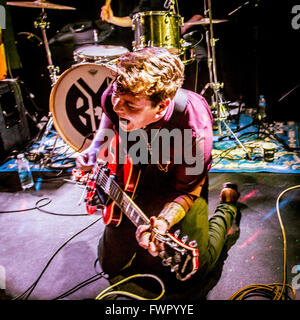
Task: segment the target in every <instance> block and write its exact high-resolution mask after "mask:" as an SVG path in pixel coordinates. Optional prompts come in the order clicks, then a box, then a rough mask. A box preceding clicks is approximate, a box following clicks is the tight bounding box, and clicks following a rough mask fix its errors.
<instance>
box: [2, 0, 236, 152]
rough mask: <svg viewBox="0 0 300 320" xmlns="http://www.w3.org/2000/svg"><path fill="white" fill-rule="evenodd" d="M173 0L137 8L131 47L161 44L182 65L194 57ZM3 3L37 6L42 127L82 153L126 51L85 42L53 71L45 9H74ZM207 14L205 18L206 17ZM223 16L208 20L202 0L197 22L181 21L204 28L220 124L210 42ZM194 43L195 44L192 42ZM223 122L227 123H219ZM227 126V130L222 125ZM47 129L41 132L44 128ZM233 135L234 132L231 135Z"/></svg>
mask: <svg viewBox="0 0 300 320" xmlns="http://www.w3.org/2000/svg"><path fill="white" fill-rule="evenodd" d="M175 1H177V0H170V1H169V2H170V5H169V10H168V11H148V12H139V13H137V14H135V15H134V16H133V25H132V28H133V30H134V41H133V43H132V47H133V50H134V51H136V50H140V49H142V48H145V47H152V46H153V47H154V46H155V47H164V48H166V49H168V50H170V52H172V53H173V54H175V55H178V56H179V57H180V58H182V59H183V62H184V63H190V62H192V61H194V60H195V54H194V46H195V45H193V44H189V43H187V42H186V41H185V40H184V39H182V38H181V27H182V26H183V25H184V21H183V18H182V17H181V16H180V15H179V13H176V10H175ZM7 5H10V6H18V7H26V8H38V9H41V11H42V12H41V14H40V16H39V17H38V19H37V20H36V21H35V22H34V26H35V27H36V28H40V30H41V33H42V36H43V44H44V47H45V52H46V56H47V62H48V66H47V68H48V70H49V77H50V79H51V83H52V90H51V94H50V104H49V107H50V108H49V109H50V113H49V120H48V124H47V126H46V127H47V128H48V129H49V128H50V127H51V126H52V124H54V126H55V128H56V130H57V132H58V134H59V135H60V136H61V137H62V139H63V140H64V141H65V142H66V143H67V144H68V145H69V146H71V147H72V148H73V149H74V150H75V151H78V152H79V151H82V150H84V149H85V148H87V147H88V146H89V144H90V143H91V141H92V138H93V135H94V133H95V132H96V130H97V128H98V126H99V123H100V119H101V114H102V110H101V107H100V101H101V95H102V93H103V92H104V90H105V89H106V88H107V87H108V85H109V84H110V82H111V81H112V80H113V79H114V78H115V75H116V60H117V58H118V57H119V56H121V55H122V54H124V53H126V52H127V51H128V50H127V49H126V48H124V47H120V46H112V45H105V44H104V45H98V44H96V45H85V46H83V47H79V48H78V49H76V50H75V51H74V65H73V66H72V67H71V68H69V69H67V70H65V71H64V72H63V73H62V74H61V75H58V73H59V68H58V67H56V66H54V65H53V62H52V57H51V51H50V48H49V43H48V39H47V35H46V29H47V28H49V25H50V24H49V22H47V15H46V11H45V10H48V9H53V10H76V8H74V7H70V6H64V5H58V4H54V3H51V2H48V1H45V0H36V1H11V2H7ZM207 14H208V16H207ZM227 21H228V20H224V19H223V20H220V19H219V20H217V19H212V10H211V0H205V1H204V18H202V19H201V20H199V21H194V22H187V23H186V24H189V25H191V26H193V25H201V26H203V27H205V30H206V43H207V52H208V69H209V83H208V84H207V85H206V86H205V87H204V89H203V91H202V92H201V93H202V94H203V93H204V91H206V90H207V89H208V88H211V89H212V91H213V95H212V104H211V105H212V108H213V109H216V110H217V119H216V120H217V121H218V123H221V122H222V123H223V122H225V120H226V119H225V118H226V117H225V115H224V102H223V100H222V98H221V97H222V95H221V93H220V89H221V88H222V85H221V84H220V83H219V82H218V79H217V72H216V58H215V42H216V40H215V39H214V35H213V25H214V24H219V23H225V22H227ZM198 43H199V42H198ZM225 125H226V126H228V125H227V124H226V123H225ZM228 129H229V130H230V128H229V127H228ZM46 131H47V130H46ZM233 134H234V133H233Z"/></svg>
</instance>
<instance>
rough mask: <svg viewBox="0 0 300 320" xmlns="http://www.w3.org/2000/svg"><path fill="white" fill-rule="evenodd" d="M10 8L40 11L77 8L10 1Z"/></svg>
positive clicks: (44, 3)
mask: <svg viewBox="0 0 300 320" xmlns="http://www.w3.org/2000/svg"><path fill="white" fill-rule="evenodd" d="M6 4H7V5H9V6H17V7H24V8H40V9H58V10H76V8H73V7H69V6H62V5H60V4H54V3H51V2H47V1H43V0H42V1H38V0H37V1H10V2H6Z"/></svg>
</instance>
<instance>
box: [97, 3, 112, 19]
mask: <svg viewBox="0 0 300 320" xmlns="http://www.w3.org/2000/svg"><path fill="white" fill-rule="evenodd" d="M113 16H114V13H113V11H112V9H111V6H110V5H108V6H103V7H102V8H101V13H100V18H101V19H102V20H103V21H106V22H111V18H112V17H113Z"/></svg>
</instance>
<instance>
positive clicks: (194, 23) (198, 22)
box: [185, 18, 229, 25]
mask: <svg viewBox="0 0 300 320" xmlns="http://www.w3.org/2000/svg"><path fill="white" fill-rule="evenodd" d="M228 21H229V20H225V19H212V23H213V24H215V23H223V22H228ZM185 24H187V25H198V24H199V25H207V24H209V18H202V19H201V20H197V21H193V22H186V23H185Z"/></svg>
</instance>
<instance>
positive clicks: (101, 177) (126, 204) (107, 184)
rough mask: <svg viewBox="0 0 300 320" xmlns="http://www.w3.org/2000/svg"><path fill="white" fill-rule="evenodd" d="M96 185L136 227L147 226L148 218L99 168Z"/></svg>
mask: <svg viewBox="0 0 300 320" xmlns="http://www.w3.org/2000/svg"><path fill="white" fill-rule="evenodd" d="M96 184H97V185H98V186H100V187H101V189H102V190H103V191H104V192H105V193H106V194H107V195H108V196H109V197H110V198H111V199H112V200H113V201H114V202H115V203H116V204H117V205H118V207H119V208H120V209H121V210H122V212H124V213H125V214H126V216H127V217H128V218H129V220H130V221H131V222H132V223H133V224H134V225H135V226H136V227H138V226H139V225H143V224H149V223H150V220H149V218H148V217H147V216H146V215H145V214H144V213H143V211H142V210H141V209H140V208H139V207H138V206H137V205H136V204H135V203H134V202H133V201H132V199H131V198H130V197H129V196H128V195H127V193H125V192H124V191H123V190H122V189H121V188H120V186H119V185H118V184H117V183H116V182H115V181H114V180H113V179H112V178H111V177H110V176H108V175H107V174H106V173H105V172H104V170H103V169H101V168H100V170H99V172H98V174H97V178H96Z"/></svg>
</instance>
